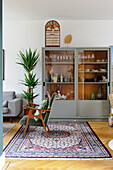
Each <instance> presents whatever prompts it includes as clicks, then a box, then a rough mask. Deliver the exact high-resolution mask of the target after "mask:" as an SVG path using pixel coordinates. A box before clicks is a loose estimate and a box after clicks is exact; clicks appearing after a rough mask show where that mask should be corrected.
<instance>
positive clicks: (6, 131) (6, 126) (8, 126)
mask: <svg viewBox="0 0 113 170" xmlns="http://www.w3.org/2000/svg"><path fill="white" fill-rule="evenodd" d="M14 126H15V124H3V136H5V135H6V134H7V133H8V132H9V131H10V130H11V129H12V128H13V127H14Z"/></svg>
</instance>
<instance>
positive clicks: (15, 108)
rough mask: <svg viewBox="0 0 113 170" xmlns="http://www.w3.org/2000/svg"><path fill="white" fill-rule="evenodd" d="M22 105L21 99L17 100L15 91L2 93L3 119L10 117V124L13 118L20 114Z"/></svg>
mask: <svg viewBox="0 0 113 170" xmlns="http://www.w3.org/2000/svg"><path fill="white" fill-rule="evenodd" d="M22 105H23V104H22V98H21V97H19V98H17V97H16V94H15V91H4V92H3V117H10V120H11V122H12V118H13V117H17V116H18V115H19V114H20V113H22V107H23V106H22Z"/></svg>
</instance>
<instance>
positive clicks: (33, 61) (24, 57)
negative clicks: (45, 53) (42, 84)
mask: <svg viewBox="0 0 113 170" xmlns="http://www.w3.org/2000/svg"><path fill="white" fill-rule="evenodd" d="M39 56H40V54H39V52H37V49H35V50H34V51H33V52H32V50H31V48H29V50H27V49H26V50H25V52H24V51H19V53H18V57H19V62H16V63H17V64H19V65H21V66H22V67H23V68H24V69H25V71H26V72H27V74H28V75H26V74H24V75H25V80H23V81H21V84H23V85H25V86H27V87H28V90H27V91H23V94H22V95H23V97H24V98H25V99H26V100H27V101H28V102H33V98H35V97H37V96H38V95H39V94H36V95H35V94H34V93H33V88H35V87H36V86H37V85H39V78H37V79H36V74H34V75H33V71H32V70H34V69H35V67H36V65H37V62H38V58H39ZM31 71H32V73H31Z"/></svg>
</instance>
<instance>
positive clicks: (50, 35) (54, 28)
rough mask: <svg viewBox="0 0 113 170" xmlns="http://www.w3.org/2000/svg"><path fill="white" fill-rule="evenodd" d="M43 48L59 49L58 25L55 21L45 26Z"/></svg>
mask: <svg viewBox="0 0 113 170" xmlns="http://www.w3.org/2000/svg"><path fill="white" fill-rule="evenodd" d="M45 47H60V24H59V23H58V22H57V21H55V20H50V21H48V22H47V23H46V25H45Z"/></svg>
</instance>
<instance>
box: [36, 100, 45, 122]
mask: <svg viewBox="0 0 113 170" xmlns="http://www.w3.org/2000/svg"><path fill="white" fill-rule="evenodd" d="M47 102H48V101H47V99H46V100H43V101H42V103H41V104H40V106H39V107H38V109H45V107H47ZM41 113H43V112H41ZM34 115H35V116H38V115H39V111H38V110H37V111H36V112H35V114H34ZM34 120H35V121H37V120H38V118H37V117H34Z"/></svg>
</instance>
